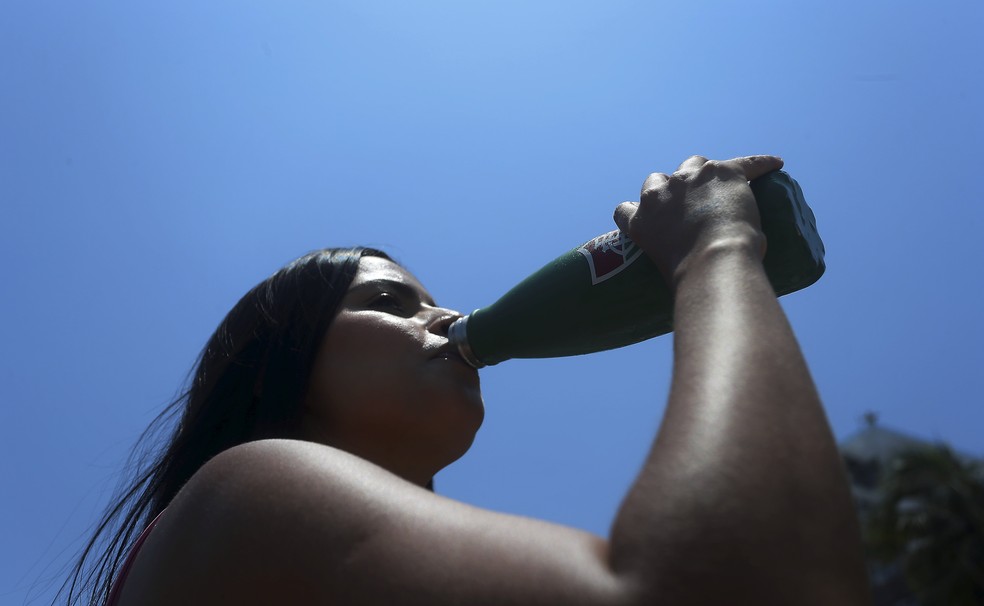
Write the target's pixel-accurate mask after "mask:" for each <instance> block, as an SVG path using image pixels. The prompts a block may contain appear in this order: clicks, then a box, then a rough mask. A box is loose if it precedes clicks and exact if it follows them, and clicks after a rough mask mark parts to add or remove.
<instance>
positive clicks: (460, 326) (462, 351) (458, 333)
mask: <svg viewBox="0 0 984 606" xmlns="http://www.w3.org/2000/svg"><path fill="white" fill-rule="evenodd" d="M469 317H470V316H464V317H462V318H458V319H457V320H455V321H454V322H453V323H452V324H451V326H450V327H448V340H449V341H451V343H452V344H454V346H455V347H456V348H457V350H458V355H460V356H461V359H462V360H464V361H465V362H467V363H468V365H469V366H471V367H472V368H476V369H477V368H483V367H484V366H485V364H483V363H482V361H481V360H479V359H478V357H477V356H476V355H475V352H473V351H472V348H471V345H470V344H469V343H468V318H469Z"/></svg>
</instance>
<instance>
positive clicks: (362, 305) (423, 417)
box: [306, 257, 485, 484]
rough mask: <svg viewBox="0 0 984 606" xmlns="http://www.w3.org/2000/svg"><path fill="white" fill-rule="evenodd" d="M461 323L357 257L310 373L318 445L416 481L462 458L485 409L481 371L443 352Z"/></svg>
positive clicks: (381, 267) (411, 281)
mask: <svg viewBox="0 0 984 606" xmlns="http://www.w3.org/2000/svg"><path fill="white" fill-rule="evenodd" d="M458 317H460V314H458V313H457V312H455V311H452V310H449V309H444V308H442V307H437V306H436V305H435V304H434V301H433V300H432V299H431V297H430V295H429V294H428V293H427V291H426V290H425V289H424V287H423V286H422V285H421V284H420V282H418V281H417V279H416V278H414V277H413V276H412V275H410V273H409V272H408V271H406V270H405V269H403V268H402V267H400V266H399V265H397V264H396V263H393V262H392V261H389V260H387V259H382V258H379V257H363V258H362V260H361V261H360V262H359V271H358V274H357V275H356V277H355V280H354V281H353V282H352V285H351V286H350V287H349V291H348V293H347V294H346V295H345V298H344V299H343V300H342V304H341V307H340V308H339V311H338V314H337V315H336V316H335V318H334V320H332V324H331V327H330V328H329V329H328V332H327V333H326V334H325V337H324V339H323V340H322V342H321V347H320V350H319V353H318V355H317V358H316V360H315V364H314V369H313V372H312V375H311V383H310V386H309V394H308V398H307V402H306V404H307V415H308V416H307V419H306V425H307V427H308V429H309V431H310V432H314V437H315V439H318V440H319V441H321V442H323V443H326V444H328V445H330V446H334V447H336V448H340V449H342V450H345V451H347V452H350V453H352V454H355V455H358V456H361V457H363V458H365V459H368V460H369V461H372V462H374V463H376V464H378V465H380V466H382V467H384V468H386V469H388V470H390V471H392V472H394V473H396V474H398V475H400V476H402V477H404V478H405V479H407V480H410V481H412V482H415V483H418V484H426V483H427V482H428V481H429V480H430V479H431V478H432V477H433V475H434V474H435V473H436V472H437V471H439V470H440V469H441V468H443V467H445V466H446V465H448V464H450V463H451V462H453V461H454V460H456V459H457V458H459V457H460V456H461V455H463V454H464V453H465V452H466V451H467V450H468V448H469V447H470V446H471V443H472V440H473V439H474V437H475V433H476V432H477V431H478V428H479V426H481V424H482V419H483V417H484V415H485V409H484V406H483V403H482V394H481V389H480V386H479V380H478V371H476V370H475V369H474V368H472V367H471V366H469V365H468V364H466V363H465V362H464V361H463V360H461V358H459V357H458V356H457V355H456V354H454V353H452V350H451V349H450V347H449V343H448V339H447V330H448V326H449V325H450V324H451V322H453V321H454V320H455V319H457V318H458Z"/></svg>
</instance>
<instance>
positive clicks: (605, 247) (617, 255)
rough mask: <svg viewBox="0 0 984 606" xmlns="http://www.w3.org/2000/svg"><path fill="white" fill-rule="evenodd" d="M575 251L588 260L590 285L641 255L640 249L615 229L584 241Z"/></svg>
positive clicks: (614, 273) (611, 274) (606, 277)
mask: <svg viewBox="0 0 984 606" xmlns="http://www.w3.org/2000/svg"><path fill="white" fill-rule="evenodd" d="M577 251H578V252H579V253H581V254H582V255H584V258H585V259H587V260H588V267H589V268H591V285H592V286H594V285H595V284H598V283H600V282H604V281H605V280H607V279H608V278H611V277H612V276H614V275H616V274H618V273H619V272H620V271H622V270H623V269H625V268H626V267H628V266H629V265H631V264H632V262H633V261H635V260H636V259H638V258H639V257H640V256H641V255H642V249H641V248H639V247H638V246H636V245H635V242H633V241H632V240H629V238H628V237H626V236H625V235H624V234H622V232H621V231H620V230H617V229H616V230H615V231H610V232H608V233H607V234H602V235H600V236H598V237H597V238H595V239H594V240H591V241H589V242H585V243H584V244H582V245H581V246H580V247H578V249H577Z"/></svg>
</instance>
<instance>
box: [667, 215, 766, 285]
mask: <svg viewBox="0 0 984 606" xmlns="http://www.w3.org/2000/svg"><path fill="white" fill-rule="evenodd" d="M765 246H766V243H765V236H764V235H763V234H762V232H760V231H758V230H748V231H747V233H732V234H728V235H719V236H716V237H714V238H710V239H709V240H708V241H707V242H706V243H703V244H701V245H700V246H698V247H695V248H694V249H693V250H692V251H691V252H689V253H687V255H686V256H684V257H683V259H681V261H680V263H678V264H677V266H676V269H675V271H674V272H673V288H674V290H679V289H680V287H681V285H683V284H684V283H685V282H687V281H689V280H690V279H691V278H693V277H695V276H698V275H701V274H703V273H705V272H706V270H708V269H709V268H711V267H714V266H716V265H719V264H721V263H735V262H738V263H747V264H748V265H750V266H752V267H757V268H759V269H763V268H762V259H763V258H764V257H765ZM763 271H764V269H763Z"/></svg>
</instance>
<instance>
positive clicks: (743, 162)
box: [725, 156, 783, 181]
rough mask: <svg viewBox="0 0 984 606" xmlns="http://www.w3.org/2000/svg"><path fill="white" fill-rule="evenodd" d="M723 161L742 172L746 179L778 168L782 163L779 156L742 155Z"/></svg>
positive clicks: (755, 177) (756, 177)
mask: <svg viewBox="0 0 984 606" xmlns="http://www.w3.org/2000/svg"><path fill="white" fill-rule="evenodd" d="M725 163H726V164H730V165H731V166H733V167H734V168H735V169H737V170H738V171H739V172H742V173H744V174H745V180H746V181H751V180H752V179H758V178H759V177H761V176H762V175H764V174H766V173H771V172H772V171H774V170H779V169H780V168H782V165H783V162H782V158H780V157H779V156H744V157H741V158H732V159H731V160H727V161H726V162H725Z"/></svg>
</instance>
